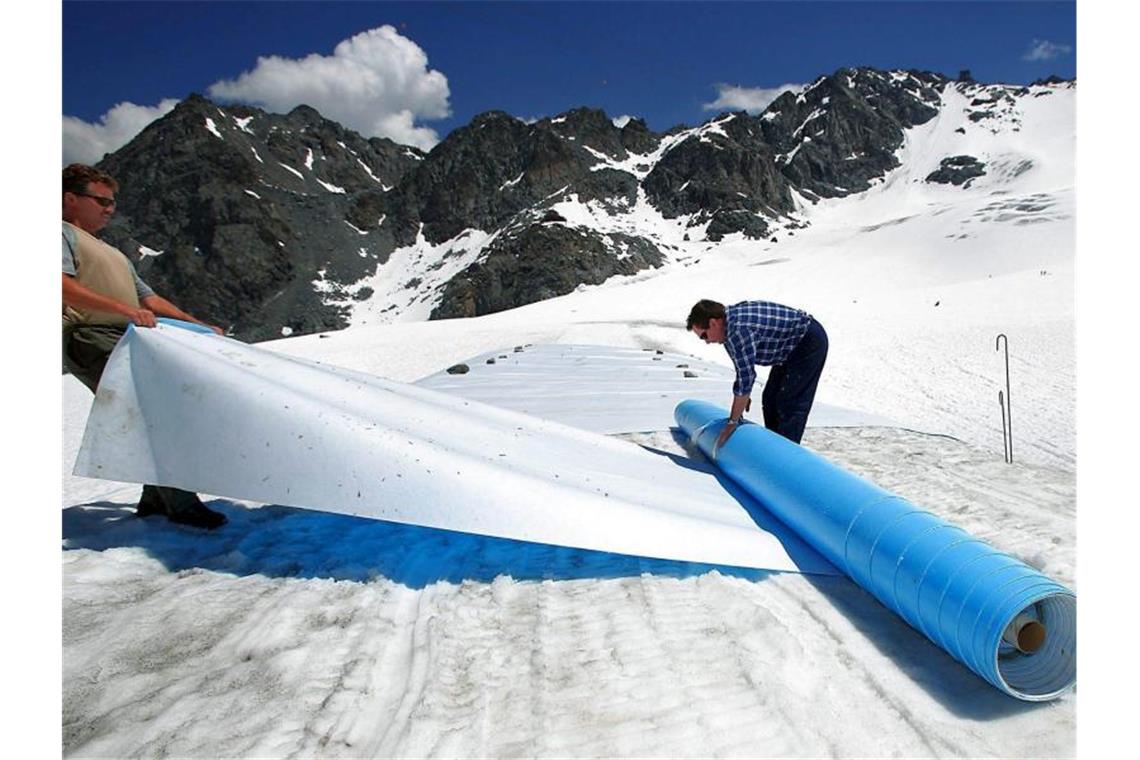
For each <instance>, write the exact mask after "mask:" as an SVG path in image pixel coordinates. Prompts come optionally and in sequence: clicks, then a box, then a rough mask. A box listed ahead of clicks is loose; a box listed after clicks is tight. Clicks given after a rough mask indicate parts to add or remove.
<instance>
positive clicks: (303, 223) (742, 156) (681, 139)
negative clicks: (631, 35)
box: [98, 68, 1075, 340]
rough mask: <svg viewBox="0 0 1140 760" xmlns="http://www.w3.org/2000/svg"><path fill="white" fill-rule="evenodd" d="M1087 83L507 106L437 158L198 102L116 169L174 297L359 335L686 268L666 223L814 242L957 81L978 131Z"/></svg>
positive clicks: (895, 79)
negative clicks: (705, 103) (664, 114)
mask: <svg viewBox="0 0 1140 760" xmlns="http://www.w3.org/2000/svg"><path fill="white" fill-rule="evenodd" d="M1071 86H1075V83H1072V82H1069V83H1065V82H1043V83H1041V84H1036V83H1035V84H1034V85H1031V86H1029V87H1017V86H1006V85H983V84H979V83H976V82H973V81H972V80H970V81H962V80H961V79H959V81H952V80H950V79H948V78H946V77H944V76H942V75H940V74H933V73H929V72H916V71H909V72H902V71H894V72H883V71H879V70H876V69H870V68H858V69H840V70H838V71H837V72H835V73H834V74H831V75H826V76H821V77H819V78H818V79H817V80H816V81H815V82H813V83H812V84H811V85H809V86H808V87H807V88H806V89H805V90H804V91H803V92H801V93H798V94H792V93H785V94H784V95H782V96H781V97H780V98H778V99H776V100H775V101H774V102H773V103H772V104H770V105H769V106H768V108H767V109H765V110H764V111H762V112H761V113H759V114H757V115H755V116H752V115H749V114H747V113H744V112H730V113H722V114H719V115H717V116H715V117H713V118H712V119H710V120H708V121H706V122H704V123H703V124H701V125H698V126H696V127H692V128H688V127H675V128H673V129H671V130H669V131H668V132H665V133H654V132H652V131H651V130H649V129H648V127H647V126H646V125H645V123H644V122H643V121H641V120H638V119H631V120H629V121H628V122H626V123H624V124H623V125H622V126H621V127H618V126H616V125H615V124H614V122H613V121H612V120H611V119H610V118H609V117H608V116H607V115H606V114H605V113H604V112H603V111H600V110H598V109H591V108H586V107H581V108H575V109H572V110H570V111H567V112H565V113H563V114H560V115H558V116H555V117H549V118H546V119H541V120H538V121H537V122H533V123H529V124H528V123H527V122H525V121H522V120H520V119H516V118H515V117H512V116H510V115H509V114H505V113H503V112H501V111H488V112H485V113H482V114H479V115H477V116H476V117H475V118H473V119H472V120H471V122H470V123H469V124H467V125H465V126H463V127H460V128H458V129H456V130H454V131H453V132H452V133H451V134H449V135H448V136H447V137H446V138H445V139H444V140H443V141H442V142H441V143H440V144H439V145H437V146H436V147H435V148H433V149H432V150H431V151H430V152H428V153H423V152H422V151H419V150H417V149H415V148H411V147H409V146H402V145H398V144H396V143H394V142H392V141H390V140H386V139H384V138H370V139H366V138H364V137H362V136H360V135H359V134H357V133H355V132H352V131H351V130H348V129H345V128H344V127H342V126H341V125H339V124H337V123H336V122H332V121H329V120H327V119H324V117H322V116H321V115H320V114H319V113H318V112H317V111H315V110H314V109H312V108H309V107H308V106H298V107H297V108H294V109H293V110H292V111H290V112H289V113H288V114H284V115H278V114H269V113H266V112H264V111H260V110H259V109H256V108H251V107H247V106H241V105H227V106H219V105H216V104H214V103H212V102H210V101H209V100H207V99H206V98H204V97H202V96H200V95H191V96H190V97H188V98H187V99H186V100H184V101H183V102H182V103H180V104H179V105H178V106H177V107H176V108H175V109H174V110H173V111H172V112H171V113H170V114H167V115H166V116H165V117H163V118H162V119H160V120H158V121H156V122H154V123H152V124H151V125H150V126H148V127H147V129H145V130H144V131H143V132H142V133H141V134H140V135H139V136H137V137H136V138H135V139H134V140H133V141H132V142H131V143H129V144H128V145H127V146H124V148H122V149H120V150H119V151H116V152H115V153H113V154H110V155H108V156H106V157H104V159H103V160H102V161H101V162H99V164H98V165H99V166H100V168H103V169H105V170H107V171H109V172H110V173H111V174H112V175H113V176H116V178H117V179H119V181H120V182H121V183H122V186H123V187H122V190H121V192H120V199H121V203H120V215H119V218H118V219H116V221H115V222H114V223H113V224H112V225H111V226H110V227H109V229H108V231H107V234H106V235H105V237H107V239H108V240H109V241H110V242H113V243H115V244H116V245H119V246H120V247H121V248H122V249H123V250H124V251H126V252H128V255H132V256H134V257H136V258H137V260H138V262H139V270H140V273H141V274H142V276H143V277H144V278H145V279H147V281H148V282H150V283H151V284H152V285H153V286H154V287H155V288H156V289H157V290H159V292H163V293H165V294H167V295H169V296H170V297H171V298H172V299H173V300H176V301H177V302H179V303H180V304H182V305H184V306H185V307H186V308H188V309H189V310H191V311H193V312H194V313H197V314H200V315H201V316H202V317H203V318H206V319H209V320H211V321H214V322H217V323H219V324H224V325H226V326H228V327H230V328H231V329H233V330H234V332H235V334H237V335H238V336H240V337H242V338H244V339H249V340H263V339H267V338H272V337H279V336H281V335H287V334H305V333H313V332H321V331H325V330H331V329H338V328H341V327H344V326H347V325H348V324H349V323H350V322H351V321H352V320H353V319H354V318H355V317H354V315H356V314H358V313H359V312H367V313H368V314H370V315H372V317H371V318H373V319H381V320H389V321H390V320H392V319H425V318H436V319H438V318H452V317H471V316H479V315H482V314H487V313H493V312H496V311H502V310H505V309H510V308H513V307H516V306H520V305H523V304H526V303H532V302H534V301H538V300H543V299H545V298H550V297H552V296H557V295H562V294H565V293H568V292H571V291H572V290H574V289H575V288H577V287H580V286H582V285H596V284H600V283H602V282H604V281H605V280H606V279H608V278H609V277H612V276H614V275H617V274H621V275H630V274H635V273H637V272H641V271H644V270H647V269H652V268H657V267H661V266H664V265H667V264H668V263H670V262H671V261H675V260H677V258H678V257H679V256H681V251H680V250H679V246H678V245H677V244H676V243H670V242H667V241H666V240H664V239H663V238H662V237H661V236H660V235H658V234H656V233H655V231H654V230H656V229H657V228H658V227H659V226H660V225H661V224H668V225H673V226H681V227H683V229H684V232H683V239H684V240H685V241H693V242H697V241H701V242H708V243H716V242H718V241H720V240H723V239H724V238H725V237H726V236H731V235H741V236H743V237H745V238H751V239H754V240H766V241H770V240H773V239H778V235H781V234H794V230H795V229H797V228H801V227H803V226H805V225H807V224H810V221H808V220H806V219H805V218H804V216H803V215H802V214H801V213H799V212H800V210H801V209H802V208H804V207H805V206H808V205H810V204H812V203H814V202H818V201H820V200H824V199H840V198H844V197H847V196H849V195H854V194H857V193H860V192H863V191H865V190H867V189H869V188H870V187H873V186H874V185H875V184H877V183H880V182H883V181H885V178H886V177H887V175H888V174H889V173H890V172H891V171H893V170H894V169H895V168H897V167H898V165H899V159H898V154H899V151H900V149H901V147H902V146H903V144H904V142H905V134H906V131H907V130H908V129H910V128H912V127H914V126H917V125H920V124H924V123H926V122H928V121H930V120H931V119H933V118H935V117H936V116H938V115H939V114H940V113H941V111H940V109H941V107H942V106H941V103H942V94H943V93H944V92H945V90H946V88H948V87H953V88H957V89H958V90H959V91H961V92H964V93H970V94H971V95H972V96H973V98H972V100H971V105H970V107H969V109H968V110H969V111H970V112H969V113H968V114H966V118H967V119H969V121H970V124H969V125H968V126H970V128H983V129H984V128H988V127H987V125H988V124H991V123H992V124H998V123H999V122H1000V123H1001V124H1003V125H1006V126H1007V127H1008V128H1012V129H1015V130H1016V129H1017V128H1018V123H1017V107H1016V106H1017V102H1018V98H1023V97H1029V96H1033V97H1037V96H1041V95H1042V94H1047V93H1048V92H1049V88H1053V87H1071ZM964 128H965V127H963V129H964ZM1003 128H1006V127H1003ZM945 158H946V159H951V158H953V159H955V160H956V163H951V164H948V165H946V171H947V173H946V174H945V175H939V176H938V177H934V175H933V174H932V175H931V176H932V177H933V178H928V180H927V181H929V182H939V181H945V182H950V183H952V184H953V185H955V186H957V185H962V186H964V187H968V186H969V182H970V180H971V179H972V178H973V177H976V176H980V175H979V172H981V174H984V173H985V171H986V167H985V164H984V162H980V161H977V160H976V158H975V157H972V156H947V157H945ZM969 159H974V160H973V161H971V160H969ZM962 172H966V173H967V174H969V175H970V176H964V175H963V174H962ZM963 177H964V178H963ZM956 180H957V181H956ZM582 208H584V209H586V210H585V211H583V210H582Z"/></svg>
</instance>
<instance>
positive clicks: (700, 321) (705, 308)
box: [685, 298, 724, 330]
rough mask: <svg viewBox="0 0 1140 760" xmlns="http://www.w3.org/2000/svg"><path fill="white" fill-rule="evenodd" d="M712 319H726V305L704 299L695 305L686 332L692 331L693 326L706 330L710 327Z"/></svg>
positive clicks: (690, 313)
mask: <svg viewBox="0 0 1140 760" xmlns="http://www.w3.org/2000/svg"><path fill="white" fill-rule="evenodd" d="M710 319H724V304H722V303H717V302H716V301H710V300H709V299H707V298H702V299H701V300H700V301H697V302H696V304H694V305H693V310H692V311H690V312H689V323H688V325H687V326H686V327H685V329H686V330H692V329H693V325H696V326H697V327H699V328H701V329H702V330H704V329H705V328H707V327H708V326H709V320H710Z"/></svg>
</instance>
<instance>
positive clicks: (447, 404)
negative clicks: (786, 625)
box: [75, 324, 836, 574]
mask: <svg viewBox="0 0 1140 760" xmlns="http://www.w3.org/2000/svg"><path fill="white" fill-rule="evenodd" d="M664 424H668V422H665V423H664ZM75 474H77V475H85V476H88V477H98V478H105V479H110V480H119V481H126V482H133V483H154V484H159V485H169V486H175V487H178V488H184V489H187V490H191V491H197V492H203V493H209V494H215V495H219V496H226V497H230V498H237V499H246V500H251V501H258V502H263V503H275V504H283V505H289V506H294V507H303V508H309V509H318V510H323V511H328V512H338V513H343V514H350V515H358V516H363V517H370V518H376V519H382V520H391V521H395V522H400V523H410V524H414V525H422V526H428V527H434V528H443V529H449V530H456V531H462V532H467V533H477V534H482V535H488V536H496V537H501V538H512V539H520V540H524V541H535V542H539V543H547V544H555V545H561V546H571V547H578V548H584V549H595V550H602V551H610V552H617V553H621V554H631V555H636V556H643V557H653V558H662V559H674V560H683V561H691V562H702V563H710V564H721V565H732V566H740V567H750V568H761V569H770V570H791V571H801V572H812V573H826V574H834V573H835V572H836V571H835V570H834V568H832V567H831V565H830V564H828V563H827V562H826V561H825V560H823V559H822V558H821V557H819V555H817V554H816V553H815V552H814V551H812V550H810V549H807V548H806V547H804V545H803V544H802V543H801V542H799V541H798V539H796V538H794V537H792V536H788V535H781V536H780V538H779V539H777V537H776V536H774V535H773V534H772V533H769V532H766V531H764V530H761V529H760V528H759V527H757V525H756V523H755V522H754V521H753V519H752V518H751V517H749V515H748V513H747V512H746V511H745V509H744V508H742V507H741V505H740V503H739V502H737V501H736V499H734V498H733V497H732V496H730V495H729V494H728V493H726V492H725V490H724V487H723V486H722V485H721V483H720V482H718V480H717V479H716V477H715V475H714V474H712V473H711V472H709V471H708V470H705V469H701V468H699V467H695V466H693V463H689V462H687V461H686V460H678V459H676V458H671V457H668V456H662V455H659V454H655V453H652V452H649V451H647V450H645V449H643V448H641V447H639V446H636V445H634V444H631V443H628V442H625V441H620V440H615V439H612V438H607V437H606V436H602V435H598V434H595V433H589V432H586V431H583V430H578V429H575V428H572V427H568V426H566V425H562V424H559V423H556V422H550V421H545V420H540V419H537V418H534V417H529V416H527V415H524V414H520V413H518V412H512V411H508V410H505V409H500V408H497V407H492V406H488V405H485V404H480V403H478V402H475V401H468V400H464V399H461V398H457V397H454V396H449V395H447V394H444V393H440V392H437V391H432V390H428V389H424V388H418V387H416V386H412V385H406V384H402V383H397V382H392V381H388V380H384V379H381V378H377V377H372V376H369V375H364V374H361V373H358V372H353V371H349V370H345V369H340V368H336V367H330V366H325V365H322V364H319V363H316V362H310V361H306V360H302V359H297V358H293V357H287V356H283V355H281V354H277V353H274V352H272V351H269V350H266V349H262V348H258V347H256V346H249V345H246V344H244V343H240V342H238V341H234V340H231V339H228V338H223V337H221V336H218V335H213V334H203V333H197V332H191V331H189V330H185V329H180V328H178V327H172V326H166V325H161V324H160V325H159V326H158V327H155V328H151V329H134V328H131V329H129V330H128V331H127V334H126V336H125V337H124V338H123V339H122V340H121V341H120V343H119V346H118V347H117V348H116V349H115V352H114V353H113V354H112V356H111V358H110V361H109V362H108V364H107V367H106V370H105V371H104V374H103V378H102V381H101V383H100V386H99V391H98V393H97V395H96V397H95V401H94V403H93V405H92V409H91V414H90V417H89V419H88V423H87V429H86V431H85V432H84V437H83V444H82V447H81V449H80V452H79V455H78V458H77V462H76V465H75ZM793 556H794V557H795V559H794V560H793Z"/></svg>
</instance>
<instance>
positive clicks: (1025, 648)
mask: <svg viewBox="0 0 1140 760" xmlns="http://www.w3.org/2000/svg"><path fill="white" fill-rule="evenodd" d="M1045 633H1046V631H1045V626H1044V625H1042V624H1041V621H1040V620H1034V619H1033V618H1031V617H1029V616H1028V615H1018V616H1017V617H1016V618H1014V619H1013V622H1012V623H1010V624H1009V627H1008V628H1006V629H1005V634H1003V635H1002V638H1003V639H1005V641H1006V642H1007V643H1009V644H1010V645H1011V646H1014V647H1017V650H1018V651H1019V652H1024V653H1025V654H1033V653H1034V652H1036V651H1037V650H1038V649H1040V648H1041V645H1042V644H1044V643H1045Z"/></svg>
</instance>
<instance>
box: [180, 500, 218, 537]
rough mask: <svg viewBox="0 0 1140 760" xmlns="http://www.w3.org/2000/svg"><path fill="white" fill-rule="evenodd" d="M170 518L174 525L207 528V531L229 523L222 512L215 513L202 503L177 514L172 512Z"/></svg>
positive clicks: (185, 508)
mask: <svg viewBox="0 0 1140 760" xmlns="http://www.w3.org/2000/svg"><path fill="white" fill-rule="evenodd" d="M168 518H169V519H170V522H172V523H178V524H179V525H189V526H191V527H194V528H205V529H206V530H213V529H214V528H218V527H221V526H222V525H225V524H226V523H227V522H229V520H228V519H227V518H226V516H225V515H223V514H222V513H221V512H215V511H214V510H212V509H210V508H209V507H207V506H206V505H205V504H203V503H202V502H198V503H197V504H193V505H190V506H187V507H184V508H182V509H179V510H178V511H177V512H172V513H171V514H170V515H168Z"/></svg>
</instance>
